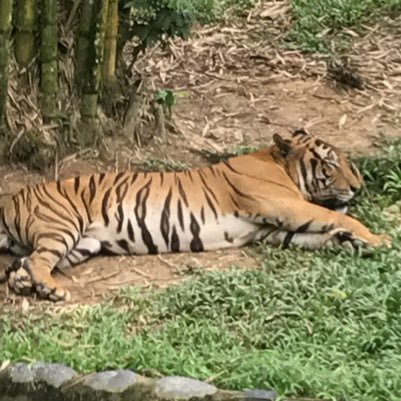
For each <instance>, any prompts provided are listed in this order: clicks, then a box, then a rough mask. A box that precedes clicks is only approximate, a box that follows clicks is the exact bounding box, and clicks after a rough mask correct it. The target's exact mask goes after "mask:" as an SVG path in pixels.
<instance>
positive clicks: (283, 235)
mask: <svg viewBox="0 0 401 401" xmlns="http://www.w3.org/2000/svg"><path fill="white" fill-rule="evenodd" d="M255 242H259V243H263V244H269V245H273V246H277V247H279V246H281V247H283V248H287V247H289V246H290V245H295V246H299V247H302V248H305V249H310V250H316V249H321V248H333V247H337V246H343V247H346V248H349V249H357V248H359V247H360V246H361V245H363V244H364V243H363V242H362V241H361V240H360V239H359V238H356V237H355V236H353V234H352V233H350V232H349V231H346V230H344V229H342V228H335V229H332V230H330V231H327V232H325V233H308V232H304V233H295V232H292V231H284V230H280V229H278V228H276V227H272V228H265V229H263V230H261V231H260V232H259V233H258V235H257V237H256V238H255Z"/></svg>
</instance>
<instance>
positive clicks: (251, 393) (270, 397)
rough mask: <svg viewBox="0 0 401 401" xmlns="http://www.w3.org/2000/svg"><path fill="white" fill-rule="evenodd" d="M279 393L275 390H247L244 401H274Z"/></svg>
mask: <svg viewBox="0 0 401 401" xmlns="http://www.w3.org/2000/svg"><path fill="white" fill-rule="evenodd" d="M276 398H277V393H276V392H275V391H273V390H258V389H253V390H246V391H244V401H274V400H275V399H276Z"/></svg>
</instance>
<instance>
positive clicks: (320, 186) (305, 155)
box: [273, 129, 363, 212]
mask: <svg viewBox="0 0 401 401" xmlns="http://www.w3.org/2000/svg"><path fill="white" fill-rule="evenodd" d="M273 141H274V144H275V146H276V150H277V151H278V152H279V155H280V156H281V158H282V160H283V162H284V167H285V169H286V171H287V173H288V174H289V175H290V177H291V178H292V179H293V180H294V182H295V183H296V185H297V186H298V188H299V189H300V191H301V192H302V194H303V196H304V197H305V199H306V200H308V201H310V202H312V203H315V204H318V205H321V206H324V207H326V208H328V209H332V210H337V211H342V212H346V210H347V205H348V203H349V201H350V200H351V199H352V198H353V197H354V196H355V194H356V192H357V191H358V190H359V189H360V187H361V186H362V184H363V179H362V176H361V174H360V172H359V171H358V169H357V168H356V166H355V165H354V164H353V163H352V162H351V161H349V160H348V158H347V157H346V155H345V154H344V153H342V152H341V151H340V150H339V149H337V148H336V147H334V146H332V145H329V144H328V143H326V142H324V141H322V140H320V139H318V138H316V137H314V136H313V135H311V134H309V133H308V132H307V131H306V130H305V129H297V130H295V131H294V132H293V133H292V136H291V138H290V139H284V138H282V137H281V136H280V135H278V134H274V135H273Z"/></svg>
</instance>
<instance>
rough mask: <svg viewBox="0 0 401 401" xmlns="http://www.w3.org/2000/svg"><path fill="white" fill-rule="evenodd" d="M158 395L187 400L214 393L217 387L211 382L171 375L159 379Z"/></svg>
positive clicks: (156, 388)
mask: <svg viewBox="0 0 401 401" xmlns="http://www.w3.org/2000/svg"><path fill="white" fill-rule="evenodd" d="M155 391H156V395H157V396H159V397H163V398H167V399H172V400H186V399H190V398H192V397H204V396H206V395H212V394H214V393H215V392H216V391H217V389H216V387H215V386H212V385H211V384H208V383H205V382H202V381H199V380H194V379H190V378H188V377H180V376H170V377H163V378H162V379H160V380H158V382H157V383H156V387H155Z"/></svg>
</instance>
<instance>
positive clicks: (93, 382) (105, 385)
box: [85, 370, 136, 393]
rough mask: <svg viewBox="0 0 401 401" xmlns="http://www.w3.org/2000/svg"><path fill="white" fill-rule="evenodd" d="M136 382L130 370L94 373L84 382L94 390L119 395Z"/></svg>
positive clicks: (134, 375)
mask: <svg viewBox="0 0 401 401" xmlns="http://www.w3.org/2000/svg"><path fill="white" fill-rule="evenodd" d="M135 382H136V374H135V373H134V372H131V371H130V370H110V371H106V372H100V373H96V374H95V375H92V376H89V377H88V378H87V379H86V380H85V384H86V385H87V386H90V387H92V388H93V389H94V390H98V391H99V390H100V391H108V392H109V393H121V392H123V391H124V390H126V389H127V388H128V387H129V386H132V385H133V384H135Z"/></svg>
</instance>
